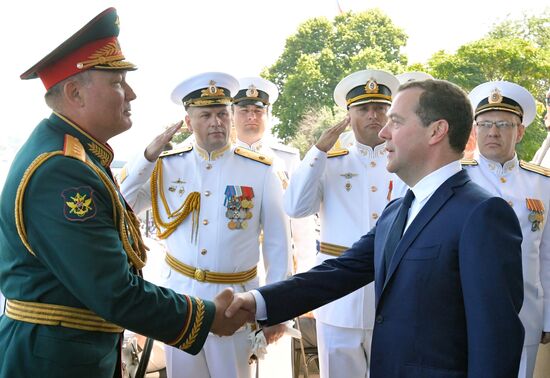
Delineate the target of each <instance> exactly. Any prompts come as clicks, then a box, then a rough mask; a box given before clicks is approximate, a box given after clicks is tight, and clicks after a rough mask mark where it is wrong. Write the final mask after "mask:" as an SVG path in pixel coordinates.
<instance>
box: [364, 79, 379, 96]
mask: <svg viewBox="0 0 550 378" xmlns="http://www.w3.org/2000/svg"><path fill="white" fill-rule="evenodd" d="M365 93H378V83H377V82H376V81H375V80H374V79H370V80H369V81H367V84H366V85H365Z"/></svg>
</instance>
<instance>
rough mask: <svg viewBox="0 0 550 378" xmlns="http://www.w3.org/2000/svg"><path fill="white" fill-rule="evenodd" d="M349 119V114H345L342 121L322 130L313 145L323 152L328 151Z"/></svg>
mask: <svg viewBox="0 0 550 378" xmlns="http://www.w3.org/2000/svg"><path fill="white" fill-rule="evenodd" d="M349 121H350V119H349V115H347V116H346V118H344V119H343V120H342V121H340V122H338V123H337V124H336V125H334V126H332V127H330V128H328V129H326V130H325V131H323V134H321V136H320V137H319V140H318V141H317V143H315V147H317V148H318V149H319V150H321V151H323V152H328V151H329V150H330V149H331V148H332V147H333V146H334V144H335V143H336V141H337V140H338V137H339V136H340V134H342V133H343V132H344V130H345V129H346V127H348V125H349Z"/></svg>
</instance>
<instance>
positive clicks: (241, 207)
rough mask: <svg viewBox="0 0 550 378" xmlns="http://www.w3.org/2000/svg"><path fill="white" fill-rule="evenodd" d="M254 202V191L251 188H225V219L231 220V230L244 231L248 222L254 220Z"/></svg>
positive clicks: (230, 186)
mask: <svg viewBox="0 0 550 378" xmlns="http://www.w3.org/2000/svg"><path fill="white" fill-rule="evenodd" d="M253 200H254V189H253V188H252V187H250V186H233V185H228V186H227V187H226V188H225V201H224V206H225V207H226V208H227V210H226V211H225V217H226V218H227V219H229V222H227V227H228V228H229V229H230V230H241V229H242V230H244V229H246V228H247V227H248V220H249V219H251V218H252V208H253V207H254V201H253Z"/></svg>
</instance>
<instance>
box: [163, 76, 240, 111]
mask: <svg viewBox="0 0 550 378" xmlns="http://www.w3.org/2000/svg"><path fill="white" fill-rule="evenodd" d="M238 89H239V81H238V80H237V79H236V78H235V77H233V76H231V75H229V74H226V73H223V72H205V73H201V74H198V75H195V76H191V77H190V78H188V79H186V80H184V81H182V82H181V83H179V84H178V85H177V86H176V88H175V89H174V90H173V91H172V96H171V98H172V101H174V102H175V103H176V104H181V103H183V105H184V106H185V107H186V108H187V107H190V106H192V107H196V106H213V105H229V104H231V101H232V96H233V95H234V94H235V93H236V92H237V90H238Z"/></svg>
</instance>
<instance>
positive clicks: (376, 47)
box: [262, 9, 407, 140]
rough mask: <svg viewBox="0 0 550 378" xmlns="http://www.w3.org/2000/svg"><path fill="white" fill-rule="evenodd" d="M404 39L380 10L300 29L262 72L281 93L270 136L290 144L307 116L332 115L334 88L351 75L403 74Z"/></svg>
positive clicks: (312, 23)
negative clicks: (323, 112)
mask: <svg viewBox="0 0 550 378" xmlns="http://www.w3.org/2000/svg"><path fill="white" fill-rule="evenodd" d="M406 40H407V36H406V35H405V33H404V32H403V30H402V29H400V28H399V27H397V26H395V25H394V24H393V23H392V21H391V19H390V18H389V17H387V16H386V15H384V14H383V13H382V12H381V11H380V10H378V9H373V10H369V11H366V12H362V13H351V12H350V13H344V14H342V15H339V16H337V17H336V18H335V19H334V20H333V21H332V22H331V21H329V20H328V19H326V18H313V19H310V20H308V21H306V22H304V23H303V24H301V25H300V26H299V27H298V31H297V32H296V33H295V34H294V35H292V36H290V37H289V38H288V39H287V41H286V45H285V50H284V51H283V53H282V54H281V56H280V57H279V59H277V61H276V62H275V63H274V64H273V65H272V66H271V67H268V68H267V69H265V70H264V72H263V73H262V76H264V77H265V78H267V79H269V80H271V81H273V82H274V83H275V84H277V86H278V87H279V90H280V92H281V94H280V97H279V100H278V101H277V102H276V103H275V104H274V105H273V114H274V116H276V117H277V118H278V119H279V124H277V125H276V126H275V127H274V130H273V132H274V133H275V134H276V135H278V136H279V137H280V138H282V139H284V140H289V139H291V138H293V137H294V136H295V135H296V134H297V131H298V130H300V129H299V125H300V122H301V121H302V120H303V118H304V117H305V115H306V114H308V113H311V112H316V111H319V110H320V109H322V108H326V109H328V110H330V111H331V112H332V113H333V114H334V101H333V97H332V94H333V91H334V87H335V86H336V84H338V82H339V81H340V80H341V79H342V78H343V77H344V76H346V75H347V74H349V73H351V72H354V71H357V70H360V69H365V68H367V67H369V68H383V69H389V70H392V71H398V70H400V68H401V69H402V67H404V65H405V64H406V58H405V56H404V55H402V54H401V53H400V50H401V48H402V47H403V46H404V45H405V43H406Z"/></svg>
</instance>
